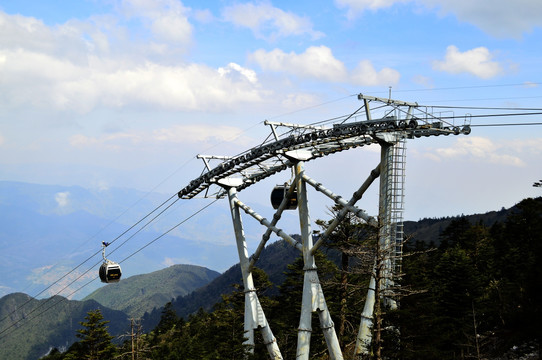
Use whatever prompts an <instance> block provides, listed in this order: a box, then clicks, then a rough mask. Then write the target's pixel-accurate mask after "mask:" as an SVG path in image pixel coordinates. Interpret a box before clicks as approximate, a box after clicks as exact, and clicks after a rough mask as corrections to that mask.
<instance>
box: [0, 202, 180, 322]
mask: <svg viewBox="0 0 542 360" xmlns="http://www.w3.org/2000/svg"><path fill="white" fill-rule="evenodd" d="M175 197H176V196H175V195H173V196H171V197H170V198H169V199H167V200H166V201H164V202H162V204H160V205H159V206H157V207H156V208H155V209H154V210H152V211H151V212H150V213H148V214H147V215H145V216H144V217H143V218H141V219H140V220H139V221H137V222H136V223H135V224H134V225H132V226H130V227H129V228H128V229H127V230H125V231H124V232H123V233H121V234H120V235H118V236H117V237H116V238H115V239H113V240H112V241H111V242H110V244H112V243H114V242H115V241H117V240H118V239H119V238H121V237H122V236H124V235H125V234H126V233H128V232H129V231H130V230H132V229H133V228H134V227H136V226H137V225H138V224H140V223H141V222H142V221H143V220H145V219H146V218H148V217H149V216H150V215H152V214H153V213H154V212H156V211H157V210H158V209H160V208H161V207H162V206H164V205H165V204H166V203H167V202H169V201H171V199H173V198H175ZM177 200H178V199H175V201H174V202H173V204H174V203H176V202H177ZM169 207H171V205H170V206H168V207H167V208H166V210H167V209H168V208H169ZM163 212H164V211H162V212H161V213H160V214H162V213H163ZM160 214H159V215H160ZM157 217H158V216H155V217H154V218H153V219H152V220H154V219H156V218H157ZM152 220H151V222H152ZM149 223H150V222H149ZM149 223H147V224H146V225H145V226H144V227H146V226H148V225H149ZM144 227H143V228H144ZM143 228H141V229H140V230H138V231H137V232H136V233H135V234H137V233H139V232H140V231H141V230H142V229H143ZM135 234H134V235H132V236H131V237H129V238H128V240H129V239H131V238H133V236H135ZM126 241H127V240H126ZM126 241H125V242H123V243H122V244H121V245H119V246H118V247H117V248H115V249H114V250H113V251H112V252H114V251H116V250H117V249H118V248H119V247H120V246H122V245H124V244H125V243H126ZM100 252H101V250H98V251H96V252H95V253H93V254H92V255H90V256H89V257H88V258H86V259H85V260H84V261H82V262H81V263H79V265H77V266H76V267H74V268H72V269H71V270H70V271H68V272H67V273H65V274H64V275H62V276H61V277H60V278H59V279H57V280H55V281H54V282H53V283H51V284H50V285H49V286H47V287H46V288H45V289H43V290H42V291H41V292H39V293H38V294H36V295H34V296H30V298H29V299H28V300H26V301H25V302H24V303H23V304H22V305H21V306H19V307H18V308H16V309H15V310H13V311H11V312H10V313H9V314H7V315H5V316H4V317H3V318H2V319H0V323H2V322H3V321H4V320H6V319H7V318H8V317H9V316H10V315H12V314H13V313H15V312H16V311H17V310H21V309H23V308H24V307H25V306H26V304H28V303H29V302H30V301H32V300H33V299H35V298H37V297H38V296H40V295H41V294H43V293H44V292H46V291H47V290H49V289H50V288H52V287H53V286H54V285H56V284H57V283H58V282H60V281H61V280H62V279H64V278H66V277H67V276H69V275H70V274H72V273H73V272H74V271H75V270H77V269H78V268H80V267H81V266H82V265H83V264H85V263H87V262H88V261H89V260H90V259H92V258H93V257H95V256H96V255H97V254H99V253H100ZM98 264H99V263H98ZM98 264H95V265H94V266H96V265H98ZM89 271H90V269H89V270H87V271H85V272H84V273H83V274H86V273H88V272H89ZM72 283H73V282H72ZM72 283H70V284H69V285H71V284H72ZM64 289H65V288H63V289H62V290H60V291H59V292H57V293H56V294H54V295H53V296H55V295H59V294H60V292H62V291H63V290H64Z"/></svg>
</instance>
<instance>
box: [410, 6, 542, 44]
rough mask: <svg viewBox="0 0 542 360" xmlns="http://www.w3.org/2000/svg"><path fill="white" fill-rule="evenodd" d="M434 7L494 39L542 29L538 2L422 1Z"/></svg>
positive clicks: (541, 8) (541, 9)
mask: <svg viewBox="0 0 542 360" xmlns="http://www.w3.org/2000/svg"><path fill="white" fill-rule="evenodd" d="M421 2H422V3H425V4H426V5H428V6H436V7H438V8H439V9H440V11H441V12H442V13H444V14H449V13H452V14H454V15H455V16H457V18H458V19H459V20H460V21H466V22H469V23H471V24H474V25H476V26H478V27H479V28H481V29H482V30H484V31H485V32H487V33H489V34H492V35H494V36H497V37H519V36H520V35H521V34H522V33H526V32H529V31H532V30H533V29H534V28H535V27H541V26H542V17H541V16H540V14H541V13H542V1H540V0H516V1H509V0H492V1H491V2H486V1H473V0H421Z"/></svg>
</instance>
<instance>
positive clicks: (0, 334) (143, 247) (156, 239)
mask: <svg viewBox="0 0 542 360" xmlns="http://www.w3.org/2000/svg"><path fill="white" fill-rule="evenodd" d="M176 195H177V194H175V196H176ZM171 198H173V196H172V197H171ZM171 198H170V199H171ZM170 199H169V200H170ZM169 200H168V201H169ZM178 200H179V199H176V200H175V202H173V203H172V204H170V205H169V206H168V208H169V207H171V206H172V205H173V204H175V203H176V202H177V201H178ZM218 200H219V199H215V200H214V201H212V202H210V203H208V204H206V205H205V206H203V207H202V208H200V209H199V210H197V211H195V212H193V213H192V214H190V215H189V216H187V217H186V218H184V219H183V220H182V221H180V222H179V223H177V224H176V225H175V226H173V227H171V228H170V229H169V230H167V231H166V232H164V233H162V234H161V235H159V236H157V237H156V238H154V239H153V240H151V241H149V242H148V243H146V244H145V245H143V246H142V247H140V248H139V249H137V250H136V251H134V252H133V253H131V254H130V255H128V256H127V257H125V258H124V259H122V260H121V261H119V264H121V263H123V262H125V261H126V260H128V259H129V258H131V257H132V256H134V255H136V254H137V253H139V252H140V251H142V250H143V249H145V248H147V247H148V246H150V245H151V244H153V243H155V242H156V241H158V240H159V239H161V238H163V237H164V236H165V235H167V234H169V233H170V232H171V231H173V230H175V229H176V228H178V227H179V226H181V225H182V224H184V223H185V222H187V221H188V220H190V219H192V218H193V217H194V216H196V215H198V214H199V213H201V212H202V211H204V210H206V209H207V208H208V207H210V206H211V205H213V204H214V203H216V202H217V201H218ZM161 206H162V205H161ZM166 210H167V209H165V210H163V211H162V212H160V214H158V215H156V216H155V217H154V218H153V219H151V220H150V221H149V222H148V223H147V224H145V225H144V226H143V227H142V228H140V229H139V230H138V232H140V231H141V230H142V229H143V228H144V227H146V226H148V225H149V224H150V223H152V221H154V220H155V219H156V218H157V217H158V216H160V215H161V214H163V212H164V211H166ZM154 211H156V209H155V210H154ZM154 211H153V212H154ZM151 214H152V212H151ZM149 215H150V214H149ZM149 215H147V216H146V217H148V216H149ZM141 221H142V220H140V221H138V223H140V222H141ZM134 226H135V225H133V226H132V227H131V228H133V227H134ZM125 233H126V232H125ZM133 236H135V234H133V235H132V236H131V238H132V237H133ZM117 239H118V238H117ZM126 241H127V240H125V241H124V242H123V243H122V244H121V245H119V246H118V247H117V248H115V249H114V251H115V250H117V249H118V248H119V247H120V246H122V245H123V244H125V243H126ZM100 251H101V250H100ZM100 251H98V252H97V253H96V254H98V253H99V252H100ZM96 254H94V255H96ZM94 255H93V256H94ZM86 261H88V260H86ZM101 262H102V260H100V261H98V262H97V263H95V264H94V265H92V266H91V267H90V268H88V269H87V270H86V271H85V272H83V273H82V274H80V275H79V276H78V277H77V278H76V279H74V280H73V281H71V282H70V283H69V284H67V285H66V286H64V287H63V288H62V289H61V290H60V291H58V292H57V293H56V294H54V295H52V296H51V297H49V298H48V299H46V300H45V301H43V302H42V303H41V304H39V305H38V306H37V307H35V308H34V309H32V310H31V311H30V312H29V313H27V314H26V316H27V317H28V316H30V315H32V314H33V313H35V312H36V311H37V310H39V309H41V308H42V307H44V306H45V305H47V303H49V302H50V301H52V299H53V298H54V297H55V296H57V295H59V294H60V293H61V292H62V291H64V290H66V289H67V288H68V287H69V286H71V285H72V284H74V283H75V282H77V281H79V280H80V279H81V278H82V277H83V276H85V275H86V274H88V273H89V272H90V271H92V270H94V269H95V268H96V266H98V265H99V264H100V263H101ZM97 278H98V277H97V276H95V277H93V278H92V280H90V281H88V282H87V283H85V284H83V285H82V286H80V287H79V288H77V289H76V290H74V291H72V292H71V293H70V294H68V295H67V296H66V297H64V296H61V297H62V299H61V300H59V301H57V302H55V303H54V304H52V305H51V306H49V307H47V308H46V309H44V310H43V311H42V312H40V313H39V314H37V315H35V316H34V317H32V318H21V319H19V320H16V321H14V322H13V323H12V324H11V325H9V326H8V327H7V328H5V329H3V330H2V331H0V340H1V339H3V338H5V337H7V336H9V335H10V334H12V333H13V332H15V331H17V329H20V328H21V327H23V326H24V325H25V324H27V323H29V322H31V321H32V320H34V319H36V318H38V317H39V316H41V315H42V314H44V313H45V312H47V311H49V310H50V309H52V308H53V307H54V306H56V305H57V304H59V303H61V302H63V301H65V300H68V298H69V297H70V296H72V295H73V294H75V293H77V292H78V291H80V290H81V289H83V288H84V287H86V286H87V285H89V284H90V283H91V282H93V281H95V280H96V279H97ZM58 281H60V280H57V281H55V283H57V282H58ZM55 283H53V284H55ZM51 286H52V285H51ZM31 300H34V298H32V297H31V298H30V299H29V300H27V302H26V303H25V304H27V303H28V302H30V301H31ZM21 308H22V306H20V307H19V308H18V309H16V310H14V311H12V312H11V313H10V314H9V315H11V314H13V313H14V312H16V311H17V310H20V309H21ZM9 315H8V316H9ZM8 316H6V317H5V318H4V319H6V318H7V317H8ZM4 319H3V320H4ZM23 320H25V322H23V323H22V325H21V326H20V327H17V328H15V330H13V331H11V332H9V333H8V334H5V335H3V334H4V333H6V332H7V331H8V330H9V329H11V328H13V327H15V326H16V325H17V324H19V323H21V322H22V321H23Z"/></svg>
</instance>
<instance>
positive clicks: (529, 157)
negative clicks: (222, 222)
mask: <svg viewBox="0 0 542 360" xmlns="http://www.w3.org/2000/svg"><path fill="white" fill-rule="evenodd" d="M67 4H69V5H67ZM488 4H489V3H488V2H487V1H481V0H417V1H409V0H336V1H256V2H247V1H206V2H200V1H182V2H181V1H177V0H124V1H122V0H88V1H71V2H66V1H46V2H45V1H37V0H35V1H26V0H17V1H10V0H8V1H2V2H0V94H1V95H0V180H14V181H24V182H33V183H43V184H59V185H66V186H68V185H81V186H84V187H88V188H107V187H132V188H137V189H140V190H144V191H149V190H153V189H154V190H156V191H160V192H163V193H167V194H171V193H174V192H176V191H177V190H179V189H180V188H182V187H184V186H185V185H186V184H187V183H188V182H189V181H190V180H191V179H192V178H195V177H197V176H198V175H199V173H200V171H201V169H202V164H201V162H200V161H199V160H195V159H194V156H195V155H196V154H198V153H213V154H218V155H235V154H237V153H239V152H240V151H242V150H245V149H247V148H249V147H252V146H253V145H255V144H257V143H259V142H260V141H261V140H263V138H264V137H265V136H266V135H267V132H268V130H267V129H265V127H264V126H263V125H258V124H259V123H260V122H261V121H263V120H265V119H276V120H277V121H278V120H280V121H285V122H291V123H302V124H303V123H310V122H314V121H318V120H323V119H326V118H331V117H333V116H336V115H342V114H346V113H350V112H352V111H353V110H355V109H356V108H357V107H359V105H360V104H359V102H358V101H357V100H356V98H355V97H353V96H351V95H354V94H357V93H364V94H368V95H374V96H388V91H389V87H391V89H392V97H393V98H395V99H399V100H406V101H415V102H418V103H419V104H424V105H430V106H431V105H453V106H487V107H529V108H542V91H541V86H542V70H541V66H540V63H541V62H542V17H541V16H540V14H541V13H542V2H540V1H539V0H521V1H515V2H510V1H503V0H495V1H492V2H491V5H488ZM322 104H325V105H322ZM456 113H458V114H461V111H459V110H457V111H456ZM476 121H479V123H482V122H486V123H487V122H498V121H502V122H526V121H540V117H538V118H535V117H529V118H526V117H524V118H505V119H498V120H495V119H490V120H487V119H484V120H476ZM476 121H474V122H473V124H476ZM375 154H376V152H375V150H374V149H372V150H371V149H366V150H364V149H361V150H359V151H358V150H356V152H354V151H351V152H348V154H341V155H337V158H336V159H335V158H334V159H333V160H328V159H326V160H322V161H321V162H320V161H317V162H318V164H316V162H315V164H316V165H311V166H313V168H311V169H309V170H313V171H314V174H315V175H314V177H315V178H316V177H318V176H320V177H321V179H319V180H320V181H322V182H323V183H324V184H326V185H327V186H328V187H329V188H331V189H332V190H334V191H336V192H342V191H341V190H344V193H345V195H348V194H351V192H352V191H353V190H355V189H356V188H357V186H359V184H360V183H361V182H362V181H363V180H364V179H365V177H366V176H367V174H368V171H369V170H370V169H372V168H373V167H374V166H375V165H376V163H377V162H378V159H377V156H376V155H375ZM541 155H542V128H541V127H540V126H523V127H506V128H505V127H500V128H493V127H488V128H481V127H479V128H474V131H473V132H472V133H471V135H469V136H460V137H448V138H434V139H416V140H412V141H409V142H408V160H407V186H406V194H407V197H406V212H405V218H406V219H412V220H417V219H418V218H421V217H432V216H444V215H456V214H460V213H465V214H468V213H473V212H485V211H488V210H498V209H500V207H501V206H511V205H513V204H514V203H516V202H518V201H520V200H521V199H522V198H524V197H527V196H538V195H540V190H539V189H537V188H533V187H532V186H531V185H532V183H533V182H534V181H537V180H539V179H540V178H542V169H541V166H540V165H541V162H540V158H541ZM352 164H356V165H359V166H352ZM323 165H325V166H323ZM340 166H344V167H343V168H340ZM329 169H333V171H329ZM330 173H333V174H337V173H342V176H339V178H336V177H333V176H330ZM262 191H263V190H262ZM262 191H260V190H255V191H253V192H252V193H250V192H248V190H247V197H249V198H250V199H251V200H252V201H254V202H256V203H257V202H262V203H264V202H265V203H267V198H268V195H267V193H266V194H265V196H262V195H261V192H262ZM360 206H361V207H366V208H368V209H369V210H374V208H375V206H376V205H375V202H374V197H373V198H371V197H369V198H368V200H367V204H360Z"/></svg>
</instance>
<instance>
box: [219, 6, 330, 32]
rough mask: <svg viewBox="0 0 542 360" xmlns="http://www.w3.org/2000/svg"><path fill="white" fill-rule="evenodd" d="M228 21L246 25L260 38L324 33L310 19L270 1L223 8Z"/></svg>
mask: <svg viewBox="0 0 542 360" xmlns="http://www.w3.org/2000/svg"><path fill="white" fill-rule="evenodd" d="M223 16H224V19H225V20H226V21H229V22H232V23H233V24H235V25H237V26H240V27H246V28H248V29H250V30H252V32H253V33H254V35H255V36H256V37H258V38H264V39H268V40H275V39H277V38H281V37H288V36H299V35H305V34H307V35H309V36H311V37H312V39H319V38H321V37H322V36H324V34H323V33H321V32H319V31H315V30H314V29H313V25H312V23H311V21H310V19H308V18H306V17H301V16H298V15H295V14H292V13H290V12H285V11H283V10H281V9H279V8H276V7H273V6H272V5H271V4H269V3H260V4H254V3H245V4H236V5H233V6H228V7H226V8H224V10H223Z"/></svg>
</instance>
